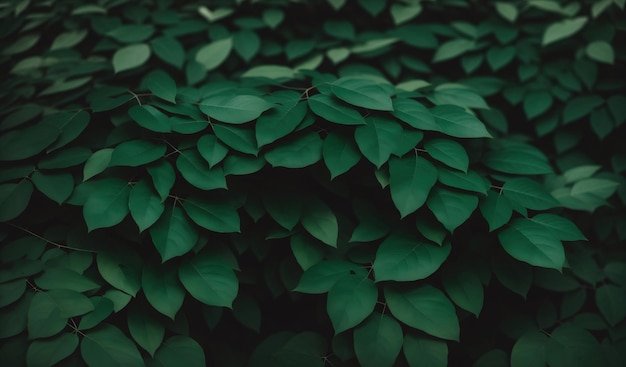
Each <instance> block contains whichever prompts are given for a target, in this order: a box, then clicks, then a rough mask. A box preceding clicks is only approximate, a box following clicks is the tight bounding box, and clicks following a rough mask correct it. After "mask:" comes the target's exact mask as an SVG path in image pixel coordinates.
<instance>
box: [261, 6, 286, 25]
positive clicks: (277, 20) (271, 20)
mask: <svg viewBox="0 0 626 367" xmlns="http://www.w3.org/2000/svg"><path fill="white" fill-rule="evenodd" d="M284 19H285V13H284V12H283V11H282V10H281V9H276V8H269V9H266V10H264V11H263V21H264V22H265V24H267V26H268V27H270V28H271V29H276V27H278V26H279V25H280V24H281V23H282V22H283V20H284Z"/></svg>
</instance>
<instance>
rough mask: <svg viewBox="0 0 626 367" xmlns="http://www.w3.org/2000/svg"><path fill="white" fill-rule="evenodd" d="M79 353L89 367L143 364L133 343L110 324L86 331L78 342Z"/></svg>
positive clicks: (130, 366)
mask: <svg viewBox="0 0 626 367" xmlns="http://www.w3.org/2000/svg"><path fill="white" fill-rule="evenodd" d="M80 354H81V355H82V357H83V359H84V360H85V362H86V363H87V365H88V366H89V367H106V366H128V367H143V366H144V362H143V358H141V354H139V350H137V347H136V346H135V343H133V341H132V340H130V339H128V337H126V335H124V333H122V332H121V331H120V329H118V328H117V327H115V326H113V325H110V324H103V325H102V326H100V327H99V328H98V329H96V330H94V331H91V332H88V333H86V334H85V336H84V337H83V339H82V341H81V343H80Z"/></svg>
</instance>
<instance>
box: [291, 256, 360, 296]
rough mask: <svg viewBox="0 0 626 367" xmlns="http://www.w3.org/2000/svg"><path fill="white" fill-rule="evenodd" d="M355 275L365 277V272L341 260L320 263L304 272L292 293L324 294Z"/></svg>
mask: <svg viewBox="0 0 626 367" xmlns="http://www.w3.org/2000/svg"><path fill="white" fill-rule="evenodd" d="M355 273H356V275H359V276H361V275H362V276H363V277H365V276H366V275H367V272H365V271H363V269H361V268H360V267H359V266H358V265H357V264H354V263H350V262H347V261H342V260H325V261H321V262H319V263H317V264H315V265H313V266H311V267H310V268H308V269H307V270H305V271H304V273H303V274H302V277H301V278H300V281H299V282H298V286H297V287H296V288H295V289H294V292H301V293H308V294H322V293H326V292H328V291H330V290H331V289H332V287H333V286H334V285H335V284H336V283H337V282H338V281H339V280H340V279H343V278H345V277H346V276H349V275H351V274H355Z"/></svg>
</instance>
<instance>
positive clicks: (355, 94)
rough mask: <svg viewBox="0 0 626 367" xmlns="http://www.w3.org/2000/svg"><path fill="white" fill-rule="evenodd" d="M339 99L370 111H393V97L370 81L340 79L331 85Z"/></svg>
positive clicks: (350, 78)
mask: <svg viewBox="0 0 626 367" xmlns="http://www.w3.org/2000/svg"><path fill="white" fill-rule="evenodd" d="M330 89H331V90H332V92H333V94H334V95H335V96H337V98H339V99H341V100H342V101H344V102H347V103H349V104H351V105H354V106H358V107H363V108H367V109H370V110H380V111H393V104H392V103H391V96H390V95H389V94H388V93H387V91H386V90H385V88H383V87H382V86H381V85H380V84H379V83H377V82H374V81H372V80H370V79H359V78H353V77H344V78H339V79H337V80H336V81H334V82H333V83H332V84H331V85H330Z"/></svg>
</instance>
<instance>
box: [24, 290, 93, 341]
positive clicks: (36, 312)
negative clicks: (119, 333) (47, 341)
mask: <svg viewBox="0 0 626 367" xmlns="http://www.w3.org/2000/svg"><path fill="white" fill-rule="evenodd" d="M93 308H94V306H93V304H92V303H91V301H90V300H89V298H87V297H86V296H84V295H83V294H82V293H79V292H76V291H71V290H67V289H54V290H50V291H47V292H38V293H36V294H35V296H34V297H33V299H32V301H31V304H30V307H29V309H28V336H29V337H30V338H31V339H34V338H42V337H48V336H52V335H56V334H57V333H58V332H60V331H61V330H62V329H63V327H64V326H65V324H66V323H67V319H68V318H70V317H75V316H81V315H84V314H86V313H87V312H89V311H91V310H93Z"/></svg>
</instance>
